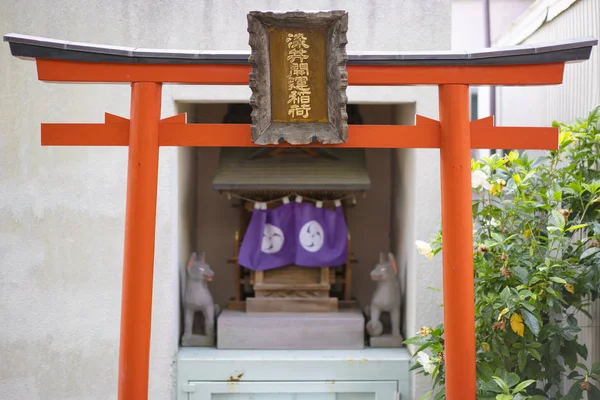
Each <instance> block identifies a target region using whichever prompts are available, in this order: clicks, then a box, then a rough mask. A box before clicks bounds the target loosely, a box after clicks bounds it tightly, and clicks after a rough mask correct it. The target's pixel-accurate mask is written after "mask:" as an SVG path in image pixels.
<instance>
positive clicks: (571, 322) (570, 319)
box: [567, 315, 577, 326]
mask: <svg viewBox="0 0 600 400" xmlns="http://www.w3.org/2000/svg"><path fill="white" fill-rule="evenodd" d="M567 323H568V324H569V325H570V326H577V318H575V317H574V316H572V315H569V316H568V317H567Z"/></svg>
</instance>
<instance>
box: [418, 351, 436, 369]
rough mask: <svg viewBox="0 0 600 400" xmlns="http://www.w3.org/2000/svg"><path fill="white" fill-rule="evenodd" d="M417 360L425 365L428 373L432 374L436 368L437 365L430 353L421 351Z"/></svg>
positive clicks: (424, 367)
mask: <svg viewBox="0 0 600 400" xmlns="http://www.w3.org/2000/svg"><path fill="white" fill-rule="evenodd" d="M417 362H418V363H419V364H421V365H422V366H423V370H424V371H425V372H427V373H428V374H432V373H433V371H434V370H435V365H434V364H433V362H432V361H431V358H429V354H427V353H425V352H424V351H420V352H419V353H418V354H417Z"/></svg>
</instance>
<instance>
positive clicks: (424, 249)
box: [415, 240, 433, 260]
mask: <svg viewBox="0 0 600 400" xmlns="http://www.w3.org/2000/svg"><path fill="white" fill-rule="evenodd" d="M415 245H416V246H417V251H418V252H419V254H421V255H423V256H425V257H427V258H429V259H430V260H431V259H432V258H433V250H432V249H431V245H430V244H429V243H427V242H424V241H422V240H417V241H416V242H415Z"/></svg>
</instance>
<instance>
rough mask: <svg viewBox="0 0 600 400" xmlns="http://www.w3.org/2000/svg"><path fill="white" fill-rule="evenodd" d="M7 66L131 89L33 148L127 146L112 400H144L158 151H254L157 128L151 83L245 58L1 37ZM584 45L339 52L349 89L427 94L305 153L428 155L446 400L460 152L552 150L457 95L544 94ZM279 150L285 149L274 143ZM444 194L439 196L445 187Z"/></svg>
mask: <svg viewBox="0 0 600 400" xmlns="http://www.w3.org/2000/svg"><path fill="white" fill-rule="evenodd" d="M4 40H5V41H8V42H9V43H10V48H11V51H12V54H13V55H14V56H16V57H22V58H28V59H35V61H36V64H37V71H38V79H39V80H41V81H47V82H72V83H86V82H100V83H109V84H110V83H131V85H132V89H131V90H132V91H131V93H132V94H131V115H130V118H129V119H125V118H121V117H117V116H114V115H111V114H106V119H105V122H104V123H103V124H42V145H45V146H129V161H128V178H127V179H128V182H127V207H126V215H125V221H126V225H125V249H124V253H125V254H124V265H123V269H124V270H123V299H122V313H121V343H120V358H119V399H121V400H131V399H142V398H147V393H148V362H149V352H150V325H151V321H150V319H151V312H152V277H153V268H154V265H153V264H154V237H155V219H156V197H157V176H158V149H159V147H160V146H204V147H208V146H217V147H226V146H236V147H247V146H256V145H255V144H254V143H253V142H252V141H251V139H250V129H249V126H248V125H228V124H187V123H186V120H185V115H183V114H182V115H177V116H174V117H171V118H166V119H163V120H161V119H160V107H161V91H162V85H163V83H181V84H207V85H208V84H210V85H214V84H219V85H247V84H248V75H249V73H250V66H249V65H248V63H247V59H248V54H249V53H248V52H239V53H210V52H202V51H185V52H178V51H172V52H165V51H158V50H157V51H152V50H148V49H143V50H142V49H140V50H138V49H134V48H125V47H123V48H115V47H114V46H110V47H108V46H95V45H85V44H81V43H71V42H65V41H57V40H51V39H43V38H36V37H31V36H23V35H16V34H9V35H6V36H4ZM596 44H597V40H596V39H581V40H572V41H567V42H562V43H554V44H551V45H547V46H538V47H534V46H520V47H516V48H511V49H498V50H490V49H486V50H483V51H481V52H472V53H469V52H441V53H440V52H436V53H431V54H426V53H418V54H413V53H399V52H397V53H380V54H378V53H355V54H352V53H350V54H349V61H348V68H347V69H348V83H349V84H350V85H371V86H373V85H438V86H439V109H440V120H439V121H435V120H432V119H428V118H424V117H421V116H417V119H416V125H415V126H394V125H392V126H369V125H366V126H365V125H362V126H356V125H353V126H349V128H348V141H347V142H346V143H343V144H339V145H329V146H324V145H320V144H312V145H310V146H312V147H360V148H439V149H440V158H441V188H442V198H441V200H442V222H443V225H442V237H443V242H444V251H443V278H444V323H445V346H446V395H447V398H448V399H450V400H470V399H475V395H476V377H475V361H476V358H475V315H474V287H473V275H474V274H473V243H472V212H471V172H470V171H471V170H470V150H471V149H473V148H519V149H556V148H557V146H558V130H557V129H556V128H518V127H495V126H494V124H493V118H492V117H489V118H484V119H482V120H478V121H470V120H469V85H519V86H526V85H555V84H560V83H562V79H563V72H564V65H565V63H567V62H572V61H583V60H587V59H588V58H589V56H590V53H591V51H592V47H593V46H595V45H596ZM280 146H285V144H282V145H280ZM450 188H451V189H450Z"/></svg>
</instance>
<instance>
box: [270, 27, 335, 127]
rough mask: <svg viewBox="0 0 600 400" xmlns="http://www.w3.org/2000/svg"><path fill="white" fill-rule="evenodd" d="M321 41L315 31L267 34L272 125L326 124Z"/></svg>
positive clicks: (279, 30)
mask: <svg viewBox="0 0 600 400" xmlns="http://www.w3.org/2000/svg"><path fill="white" fill-rule="evenodd" d="M325 38H326V35H325V32H324V31H323V30H319V29H302V28H297V29H290V28H288V29H272V30H271V31H270V42H271V43H270V45H271V46H270V48H271V57H270V65H271V93H272V97H271V99H272V100H271V101H272V105H271V107H272V112H273V121H274V122H328V109H327V77H326V74H327V65H326V57H325V56H326V54H325V48H326V42H325Z"/></svg>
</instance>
